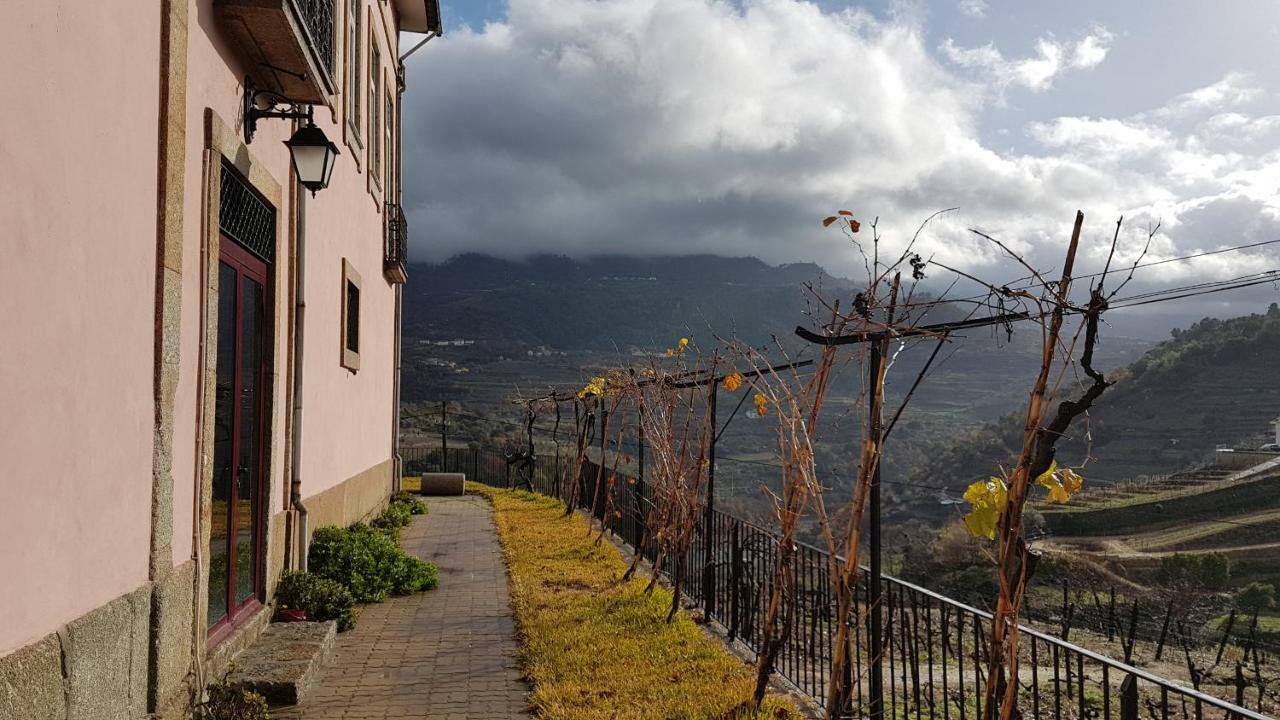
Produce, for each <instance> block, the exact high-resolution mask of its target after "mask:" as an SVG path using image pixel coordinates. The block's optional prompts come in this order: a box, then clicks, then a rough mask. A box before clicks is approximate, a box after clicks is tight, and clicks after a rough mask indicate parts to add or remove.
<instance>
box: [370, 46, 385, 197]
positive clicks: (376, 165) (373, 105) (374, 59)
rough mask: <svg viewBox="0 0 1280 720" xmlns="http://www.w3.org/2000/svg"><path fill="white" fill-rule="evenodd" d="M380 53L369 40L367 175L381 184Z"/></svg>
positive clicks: (376, 183) (375, 182) (377, 183)
mask: <svg viewBox="0 0 1280 720" xmlns="http://www.w3.org/2000/svg"><path fill="white" fill-rule="evenodd" d="M381 108H382V54H381V53H380V52H378V43H377V42H375V41H373V39H372V38H370V41H369V177H370V178H371V179H372V180H373V182H374V184H375V185H381V184H382V133H383V129H382V117H381V116H382V110H381Z"/></svg>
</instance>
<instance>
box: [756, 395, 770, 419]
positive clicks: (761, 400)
mask: <svg viewBox="0 0 1280 720" xmlns="http://www.w3.org/2000/svg"><path fill="white" fill-rule="evenodd" d="M755 403H756V415H759V416H760V417H764V416H765V415H768V414H769V399H768V398H766V397H765V396H764V395H763V394H761V393H756V398H755Z"/></svg>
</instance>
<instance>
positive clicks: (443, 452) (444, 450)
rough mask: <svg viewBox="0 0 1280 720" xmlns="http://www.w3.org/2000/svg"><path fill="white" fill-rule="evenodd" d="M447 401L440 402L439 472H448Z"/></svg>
mask: <svg viewBox="0 0 1280 720" xmlns="http://www.w3.org/2000/svg"><path fill="white" fill-rule="evenodd" d="M448 422H449V401H448V400H441V401H440V470H441V472H449V431H448V427H449V426H448Z"/></svg>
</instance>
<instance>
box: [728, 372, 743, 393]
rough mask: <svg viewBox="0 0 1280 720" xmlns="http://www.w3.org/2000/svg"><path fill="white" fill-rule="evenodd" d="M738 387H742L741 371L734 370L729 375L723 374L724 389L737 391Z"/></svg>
mask: <svg viewBox="0 0 1280 720" xmlns="http://www.w3.org/2000/svg"><path fill="white" fill-rule="evenodd" d="M740 387H742V373H740V372H736V373H733V374H731V375H726V376H725V378H724V389H725V390H728V391H729V392H737V391H738V388H740Z"/></svg>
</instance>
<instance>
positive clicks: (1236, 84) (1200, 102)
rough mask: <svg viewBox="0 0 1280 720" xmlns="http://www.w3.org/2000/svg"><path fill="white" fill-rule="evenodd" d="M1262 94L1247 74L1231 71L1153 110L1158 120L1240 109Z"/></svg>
mask: <svg viewBox="0 0 1280 720" xmlns="http://www.w3.org/2000/svg"><path fill="white" fill-rule="evenodd" d="M1261 94H1262V90H1261V89H1260V88H1258V87H1257V86H1256V85H1255V84H1254V82H1253V78H1252V77H1250V76H1249V75H1248V74H1247V73H1243V72H1239V71H1233V72H1230V73H1227V75H1226V76H1225V77H1223V78H1222V79H1221V80H1219V81H1217V82H1215V83H1212V84H1210V85H1206V86H1204V87H1202V88H1197V89H1195V90H1192V91H1190V92H1187V93H1183V94H1182V95H1179V96H1177V97H1176V98H1173V99H1172V100H1171V101H1169V102H1168V103H1167V104H1165V105H1164V106H1163V107H1161V108H1159V109H1157V110H1155V111H1154V113H1153V114H1155V115H1156V116H1158V117H1165V118H1179V117H1185V116H1188V115H1193V114H1197V113H1202V112H1206V111H1209V112H1215V111H1223V110H1229V109H1232V108H1237V107H1240V106H1241V105H1245V104H1247V103H1249V102H1251V101H1253V100H1256V99H1257V98H1258V97H1260V96H1261Z"/></svg>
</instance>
